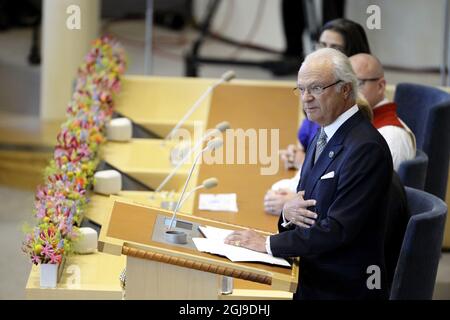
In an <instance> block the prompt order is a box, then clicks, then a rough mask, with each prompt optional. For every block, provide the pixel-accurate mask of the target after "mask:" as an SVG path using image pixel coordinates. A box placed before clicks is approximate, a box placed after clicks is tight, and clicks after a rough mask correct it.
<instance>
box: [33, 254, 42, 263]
mask: <svg viewBox="0 0 450 320" xmlns="http://www.w3.org/2000/svg"><path fill="white" fill-rule="evenodd" d="M31 262H32V263H34V264H35V265H38V264H39V263H41V258H40V257H38V256H37V255H35V254H34V253H33V255H32V256H31Z"/></svg>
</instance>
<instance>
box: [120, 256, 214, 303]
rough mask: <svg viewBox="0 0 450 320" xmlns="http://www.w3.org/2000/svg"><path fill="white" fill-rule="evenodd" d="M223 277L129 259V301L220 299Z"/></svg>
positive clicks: (127, 293) (127, 294) (127, 288)
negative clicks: (221, 278)
mask: <svg viewBox="0 0 450 320" xmlns="http://www.w3.org/2000/svg"><path fill="white" fill-rule="evenodd" d="M219 278H220V276H218V275H216V274H214V273H208V272H203V271H198V270H192V269H188V268H183V267H178V266H174V265H170V264H167V263H161V262H156V261H148V260H144V259H139V258H133V257H127V285H126V295H125V298H126V299H130V300H143V299H153V300H155V299H157V300H216V299H218V297H219V290H218V287H219Z"/></svg>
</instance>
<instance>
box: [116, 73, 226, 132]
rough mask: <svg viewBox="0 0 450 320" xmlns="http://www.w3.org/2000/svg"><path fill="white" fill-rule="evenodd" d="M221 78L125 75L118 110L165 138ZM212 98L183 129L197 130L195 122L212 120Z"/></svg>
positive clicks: (195, 113)
mask: <svg viewBox="0 0 450 320" xmlns="http://www.w3.org/2000/svg"><path fill="white" fill-rule="evenodd" d="M216 81H217V79H200V78H181V77H145V76H124V77H123V78H122V90H121V93H120V94H119V95H118V96H117V98H116V100H115V109H116V111H118V112H120V113H122V114H123V115H125V116H127V117H129V118H131V119H133V121H135V122H137V123H139V124H141V125H143V126H144V127H146V128H147V129H149V130H151V131H153V132H154V133H156V134H158V135H160V136H161V137H165V136H166V135H167V134H168V133H169V132H170V130H171V129H172V128H173V127H174V126H175V125H176V124H177V122H178V121H179V120H180V119H181V118H182V117H183V115H184V114H185V113H186V112H187V111H188V110H189V108H190V107H191V106H192V105H193V104H194V103H195V101H196V100H197V99H198V98H199V97H200V96H201V95H202V94H203V92H204V91H205V90H206V89H207V88H208V87H209V86H210V85H211V84H212V83H214V82H216ZM209 104H210V97H207V98H206V99H205V100H204V101H203V102H202V103H201V104H200V106H199V107H198V109H197V110H196V111H195V112H194V113H193V114H192V115H191V117H189V119H188V120H187V121H186V123H185V124H184V125H183V126H182V127H183V128H186V129H188V130H190V131H193V128H194V124H195V122H196V121H197V122H201V123H203V124H204V122H205V121H206V119H207V118H208V110H209Z"/></svg>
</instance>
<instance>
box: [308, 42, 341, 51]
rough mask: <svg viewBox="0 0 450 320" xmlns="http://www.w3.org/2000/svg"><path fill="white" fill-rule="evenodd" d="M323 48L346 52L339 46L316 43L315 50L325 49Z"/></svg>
mask: <svg viewBox="0 0 450 320" xmlns="http://www.w3.org/2000/svg"><path fill="white" fill-rule="evenodd" d="M323 48H332V49H336V50H339V51H340V52H344V51H345V48H344V47H343V46H340V45H337V44H327V43H325V42H316V44H315V45H314V49H315V50H319V49H323Z"/></svg>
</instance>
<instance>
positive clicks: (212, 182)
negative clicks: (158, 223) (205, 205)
mask: <svg viewBox="0 0 450 320" xmlns="http://www.w3.org/2000/svg"><path fill="white" fill-rule="evenodd" d="M218 184H219V180H217V178H208V179H205V180H203V182H202V184H201V185H199V186H197V187H195V188H194V189H192V190H191V191H189V193H188V194H187V195H186V196H185V197H184V199H181V198H180V199H179V204H177V206H176V207H175V210H178V209H179V208H181V207H182V206H183V204H184V202H185V201H186V200H187V199H188V198H189V197H190V196H191V194H193V193H194V192H195V191H197V190H200V189H203V188H204V189H212V188H214V187H217V185H218Z"/></svg>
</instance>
